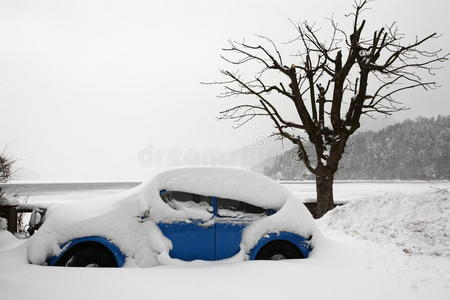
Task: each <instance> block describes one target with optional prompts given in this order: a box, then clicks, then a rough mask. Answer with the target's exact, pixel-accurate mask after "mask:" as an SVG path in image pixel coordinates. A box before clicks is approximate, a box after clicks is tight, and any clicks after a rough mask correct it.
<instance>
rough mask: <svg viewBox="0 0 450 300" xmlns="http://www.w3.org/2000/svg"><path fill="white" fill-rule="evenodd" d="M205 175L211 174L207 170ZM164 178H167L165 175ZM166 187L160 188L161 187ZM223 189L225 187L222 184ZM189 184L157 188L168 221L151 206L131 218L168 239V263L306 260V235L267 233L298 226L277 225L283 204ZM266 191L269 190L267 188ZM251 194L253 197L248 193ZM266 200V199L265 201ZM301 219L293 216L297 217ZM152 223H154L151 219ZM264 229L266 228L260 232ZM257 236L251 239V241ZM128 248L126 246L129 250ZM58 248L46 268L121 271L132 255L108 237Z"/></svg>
mask: <svg viewBox="0 0 450 300" xmlns="http://www.w3.org/2000/svg"><path fill="white" fill-rule="evenodd" d="M200 169H201V168H200ZM217 169H218V170H217ZM189 170H190V171H191V172H192V173H193V176H192V177H191V178H190V182H195V176H196V174H198V172H196V171H195V169H188V170H186V169H183V171H182V173H183V174H186V172H189ZM214 170H215V171H218V172H225V173H230V172H231V173H232V174H231V175H236V174H238V175H239V174H240V175H241V177H242V178H244V179H245V178H247V177H249V176H250V177H255V178H256V179H258V180H261V178H260V177H263V176H262V175H259V174H256V173H251V172H247V171H241V170H239V171H235V170H234V169H233V170H231V171H230V169H225V170H228V171H224V170H223V169H221V168H214V169H213V171H214ZM179 172H180V171H178V172H177V171H173V176H172V177H175V179H176V178H177V174H178V173H179ZM203 172H204V171H203ZM236 172H237V173H236ZM241 172H245V173H242V174H244V175H243V176H242V174H241ZM169 173H170V172H169ZM209 173H211V170H210V172H209ZM212 173H214V172H212ZM235 173H236V174H235ZM200 174H201V173H200ZM169 175H170V174H169ZM169 177H171V176H169ZM222 177H223V175H221V176H220V178H218V177H217V178H215V179H217V180H222V179H223V178H222ZM165 178H167V172H166V176H165ZM234 178H235V177H234ZM255 178H253V179H255ZM199 180H200V179H199ZM202 180H203V181H202V182H204V181H205V179H202ZM211 180H214V176H211ZM258 180H253V181H252V182H251V184H249V187H251V188H254V187H255V185H254V183H255V182H257V183H259V181H258ZM268 180H270V179H268V178H266V177H264V179H263V180H262V182H261V184H263V185H264V186H261V189H262V190H261V192H264V191H265V190H264V189H267V182H268ZM264 181H267V182H264ZM230 184H231V185H230V186H227V187H226V189H228V190H229V189H231V188H232V184H235V183H233V182H231V183H230ZM170 185H171V184H165V186H170ZM225 185H227V184H226V183H225ZM270 185H273V186H276V189H279V190H278V194H277V195H279V194H282V195H285V194H286V195H287V196H283V197H286V198H289V197H290V196H289V193H287V192H286V191H285V190H284V188H282V187H281V186H280V185H279V184H278V183H275V182H273V181H272V180H270ZM172 186H173V184H172ZM175 186H178V187H180V185H179V184H175ZM181 186H182V185H181ZM190 186H192V184H186V186H182V187H183V191H180V190H171V189H159V191H158V194H159V199H158V200H159V201H161V203H163V204H162V205H164V206H166V208H167V209H168V210H171V211H172V210H173V212H174V214H173V216H172V217H171V216H169V217H167V218H156V217H155V218H152V213H151V212H152V208H150V210H145V211H144V212H143V213H142V214H140V215H138V216H136V222H137V223H142V224H144V223H145V222H154V224H156V226H157V228H158V229H159V230H160V232H161V233H162V235H163V236H164V237H165V238H167V239H168V240H169V241H170V244H171V246H170V251H169V252H168V255H169V256H170V259H173V260H175V261H176V260H182V261H193V260H205V261H213V260H222V259H227V258H231V257H235V256H236V255H238V254H239V253H243V252H244V253H243V254H244V256H243V257H245V259H247V260H281V259H297V258H307V257H308V254H309V252H310V250H311V244H310V240H311V235H308V236H302V235H300V234H298V230H295V231H296V232H297V233H296V232H290V231H287V230H274V229H273V227H274V225H273V224H278V223H280V228H289V226H291V227H292V228H298V225H296V226H292V224H287V225H286V224H283V215H280V216H277V214H278V211H279V210H281V209H283V205H281V206H280V205H278V206H277V205H268V204H267V203H270V202H268V201H261V205H256V204H258V201H257V200H256V201H248V199H251V198H249V197H243V198H246V199H247V201H245V200H242V199H231V198H228V197H223V196H222V197H219V196H214V195H208V194H206V193H207V192H209V193H210V192H211V191H212V190H211V189H209V190H208V189H206V191H205V194H200V193H198V191H201V189H199V188H198V187H197V188H193V190H195V191H194V192H188V191H187V190H188V188H189V187H190ZM197 186H198V184H197ZM226 189H225V190H226ZM223 190H224V188H223V185H222V188H221V189H220V191H221V192H220V193H219V194H221V195H234V194H236V193H233V192H231V193H228V194H227V193H226V192H225V193H224V192H223ZM242 191H244V192H245V193H246V194H245V193H243V192H242ZM270 191H273V188H272V189H270ZM280 191H281V192H282V193H280ZM240 192H241V193H242V194H245V195H248V194H249V192H248V191H245V187H244V188H240ZM252 193H253V194H256V195H257V194H258V193H255V192H254V191H253V192H252ZM267 193H269V192H266V194H267ZM237 195H239V193H238V194H237ZM260 197H261V199H263V198H264V197H263V196H260ZM274 197H275V196H274ZM266 198H268V199H269V197H266ZM291 198H292V197H291ZM249 202H250V203H249ZM280 203H281V202H280ZM291 205H294V204H291ZM295 205H296V206H295V207H296V208H298V207H300V208H302V209H303V205H302V204H301V203H299V202H297V201H296V203H295ZM268 206H269V207H268ZM297 206H298V207H297ZM166 208H164V209H166ZM286 209H287V208H286ZM302 211H303V210H302ZM305 211H306V210H305ZM175 213H179V214H175ZM158 215H161V213H158ZM180 215H183V217H182V218H180V217H179V216H180ZM301 217H302V216H299V218H301ZM308 217H310V216H308ZM269 218H271V219H269ZM153 219H157V221H154V220H153ZM265 219H268V220H265ZM272 219H273V220H272ZM268 221H270V222H268ZM265 224H266V225H265ZM267 224H270V225H267ZM44 225H45V223H44ZM144 225H145V224H144ZM264 226H266V227H268V228H269V227H270V229H268V230H266V231H264ZM276 226H277V225H275V227H276ZM251 227H252V228H251ZM246 232H247V233H246ZM252 232H253V233H252ZM261 233H263V234H261ZM131 234H133V233H131ZM245 234H247V235H248V237H247V239H248V240H252V241H253V242H248V243H245V241H244V240H243V239H244V235H245ZM257 234H258V236H257V239H255V236H256V235H257ZM249 244H251V248H247V249H243V248H245V247H246V246H248V245H249ZM132 246H133V245H130V247H132ZM121 247H122V248H123V249H121ZM60 248H61V251H59V253H58V254H57V255H53V256H50V257H47V259H46V263H47V264H48V265H51V266H67V267H122V266H123V265H124V264H125V262H126V260H127V258H128V256H129V255H130V254H129V253H133V252H132V251H131V252H130V251H129V250H128V254H127V249H128V245H126V247H123V245H120V244H119V245H118V244H116V243H115V241H114V238H110V237H108V236H99V235H90V236H80V237H77V238H74V239H71V240H68V241H66V242H64V243H61V244H60ZM135 252H136V251H135Z"/></svg>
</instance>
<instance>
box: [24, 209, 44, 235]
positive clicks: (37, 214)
mask: <svg viewBox="0 0 450 300" xmlns="http://www.w3.org/2000/svg"><path fill="white" fill-rule="evenodd" d="M44 215H45V210H43V209H40V208H36V207H35V208H33V211H32V212H31V217H30V222H29V223H28V225H29V227H28V233H29V234H30V235H33V234H34V232H35V231H36V230H37V229H38V228H39V227H40V226H41V225H42V223H43V221H44Z"/></svg>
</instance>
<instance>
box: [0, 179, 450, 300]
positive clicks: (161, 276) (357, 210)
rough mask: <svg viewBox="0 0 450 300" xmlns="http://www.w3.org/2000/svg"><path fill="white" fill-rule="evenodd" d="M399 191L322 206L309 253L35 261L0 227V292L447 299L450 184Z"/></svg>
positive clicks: (24, 295)
mask: <svg viewBox="0 0 450 300" xmlns="http://www.w3.org/2000/svg"><path fill="white" fill-rule="evenodd" d="M405 192H406V193H399V192H398V190H396V191H389V190H385V193H382V192H380V193H377V194H368V195H365V196H364V197H361V200H359V201H353V202H352V203H350V204H348V205H346V206H343V207H341V208H338V209H337V210H335V211H333V212H331V213H329V214H328V215H327V216H325V217H324V218H323V219H322V220H320V221H319V222H318V224H319V226H320V228H321V230H322V232H323V234H324V237H323V238H322V239H320V241H319V243H318V244H317V245H316V248H315V249H314V251H313V253H312V255H311V257H310V258H309V259H305V260H295V261H294V260H292V261H278V262H271V261H267V262H262V261H252V262H242V263H217V262H216V263H202V264H190V265H185V266H161V267H154V268H147V269H137V268H123V269H75V268H70V269H68V268H58V267H42V266H36V265H29V264H27V261H26V246H27V241H18V240H17V239H15V238H14V237H12V236H11V235H10V234H9V233H7V232H5V231H3V232H0V299H61V298H62V297H63V298H65V299H83V298H84V299H94V298H95V299H124V298H132V299H148V298H152V299H207V298H214V299H294V298H295V299H302V298H304V299H346V300H349V299H350V300H351V299H450V259H449V253H450V251H449V237H448V235H447V233H448V232H449V226H450V225H449V222H450V221H449V220H450V204H449V203H450V193H449V190H448V189H440V190H437V189H428V187H427V188H425V191H424V190H423V189H422V190H420V191H419V190H414V188H410V189H408V190H406V191H405ZM355 199H356V198H355ZM405 249H408V250H407V251H405Z"/></svg>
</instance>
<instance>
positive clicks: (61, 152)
mask: <svg viewBox="0 0 450 300" xmlns="http://www.w3.org/2000/svg"><path fill="white" fill-rule="evenodd" d="M351 3H352V2H351V1H334V0H322V1H300V0H297V1H262V0H258V1H243V0H239V1H234V0H227V1H193V0H191V1H182V0H180V1H167V0H165V1H111V0H105V1H97V0H88V1H82V0H77V1H58V0H54V1H44V0H41V1H35V0H32V1H22V0H10V1H7V0H2V1H0V40H1V46H0V101H1V112H2V113H1V118H0V126H1V127H0V128H1V131H0V146H4V145H7V151H8V152H9V153H11V154H12V155H14V156H15V157H16V158H17V159H18V166H20V167H23V168H24V169H26V170H32V171H34V172H36V173H38V174H40V175H39V176H40V178H41V179H45V180H103V179H105V180H115V179H118V180H124V179H140V178H142V177H144V176H146V175H147V174H148V173H149V172H150V170H151V169H152V168H153V167H154V166H151V164H143V163H142V153H143V151H145V149H150V150H148V151H155V149H156V150H158V149H159V150H163V151H164V150H166V151H167V150H171V149H181V150H188V149H190V150H196V151H204V150H205V149H223V150H229V149H233V148H237V147H241V146H243V145H247V144H251V143H253V142H254V141H255V138H257V137H258V136H259V135H264V134H269V133H270V130H271V124H270V122H269V121H267V120H261V121H257V122H253V123H252V124H249V125H248V126H246V127H243V128H241V129H239V130H234V129H232V124H231V123H229V122H226V121H216V117H217V115H218V114H217V113H218V111H219V110H220V109H221V108H223V107H224V102H223V101H220V100H218V99H216V98H215V95H216V94H217V92H218V89H217V88H215V87H211V86H204V85H201V84H200V82H201V81H210V80H214V79H220V76H219V73H218V69H219V67H220V66H222V65H223V63H222V62H221V61H220V58H219V55H220V48H221V47H224V46H226V42H227V40H228V39H229V38H233V39H242V38H244V37H252V36H253V35H254V34H255V33H260V34H264V35H267V36H270V37H272V38H274V40H275V41H278V42H283V41H286V40H287V39H289V38H292V37H294V36H295V32H294V31H293V28H292V26H291V24H290V23H289V21H288V19H292V20H311V21H318V23H319V24H324V25H326V20H325V17H330V16H331V15H332V14H334V17H335V18H336V19H337V20H338V21H339V22H340V23H341V24H342V25H343V26H345V25H349V23H348V20H347V19H346V18H344V16H343V14H344V12H346V11H348V10H349V9H350V6H351ZM448 3H449V2H448V1H443V0H441V1H438V0H427V1H420V0H415V1H411V0H409V1H407V0H403V1H388V0H377V1H375V2H373V3H372V4H371V5H370V6H371V7H372V10H370V11H369V12H367V19H368V21H369V25H371V26H376V27H378V26H382V25H385V24H388V23H391V22H392V21H397V22H398V23H399V26H400V29H401V31H403V32H404V33H406V34H407V35H409V36H410V37H411V38H414V36H415V35H416V34H418V35H424V34H427V33H431V32H435V31H437V32H440V33H442V34H443V37H442V38H441V39H440V40H439V41H438V42H437V43H436V42H434V46H436V47H442V48H445V49H447V50H449V49H450V39H449V36H448V34H449V32H448V28H449V27H450V21H449V17H448V12H449V8H450V7H449V4H448ZM322 27H323V28H324V30H326V29H325V28H326V26H322ZM373 28H374V27H373ZM293 63H294V61H293ZM449 70H450V66H448V65H447V68H446V69H444V70H442V71H440V72H438V73H437V75H438V76H437V79H438V81H439V82H440V84H441V85H442V88H440V89H439V90H436V91H431V92H428V93H424V92H423V91H422V90H416V91H415V92H413V93H406V94H403V95H402V97H400V98H397V99H398V100H401V101H403V102H404V103H405V104H407V105H408V106H410V107H411V110H409V111H407V112H402V113H401V114H398V115H396V116H395V118H396V119H398V120H402V119H404V118H412V117H416V116H419V115H426V116H433V115H437V114H443V115H448V114H450V104H449V102H448V101H449V99H448V96H449V93H450V86H449V76H450V71H449Z"/></svg>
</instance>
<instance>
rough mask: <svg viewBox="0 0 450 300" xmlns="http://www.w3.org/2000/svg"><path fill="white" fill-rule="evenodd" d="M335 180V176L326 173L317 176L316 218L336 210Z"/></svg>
mask: <svg viewBox="0 0 450 300" xmlns="http://www.w3.org/2000/svg"><path fill="white" fill-rule="evenodd" d="M333 180H334V174H329V173H325V174H318V175H316V194H317V210H316V215H315V217H316V218H320V217H322V216H323V215H324V214H325V213H326V212H327V211H329V210H332V209H333V208H334V200H333Z"/></svg>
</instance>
